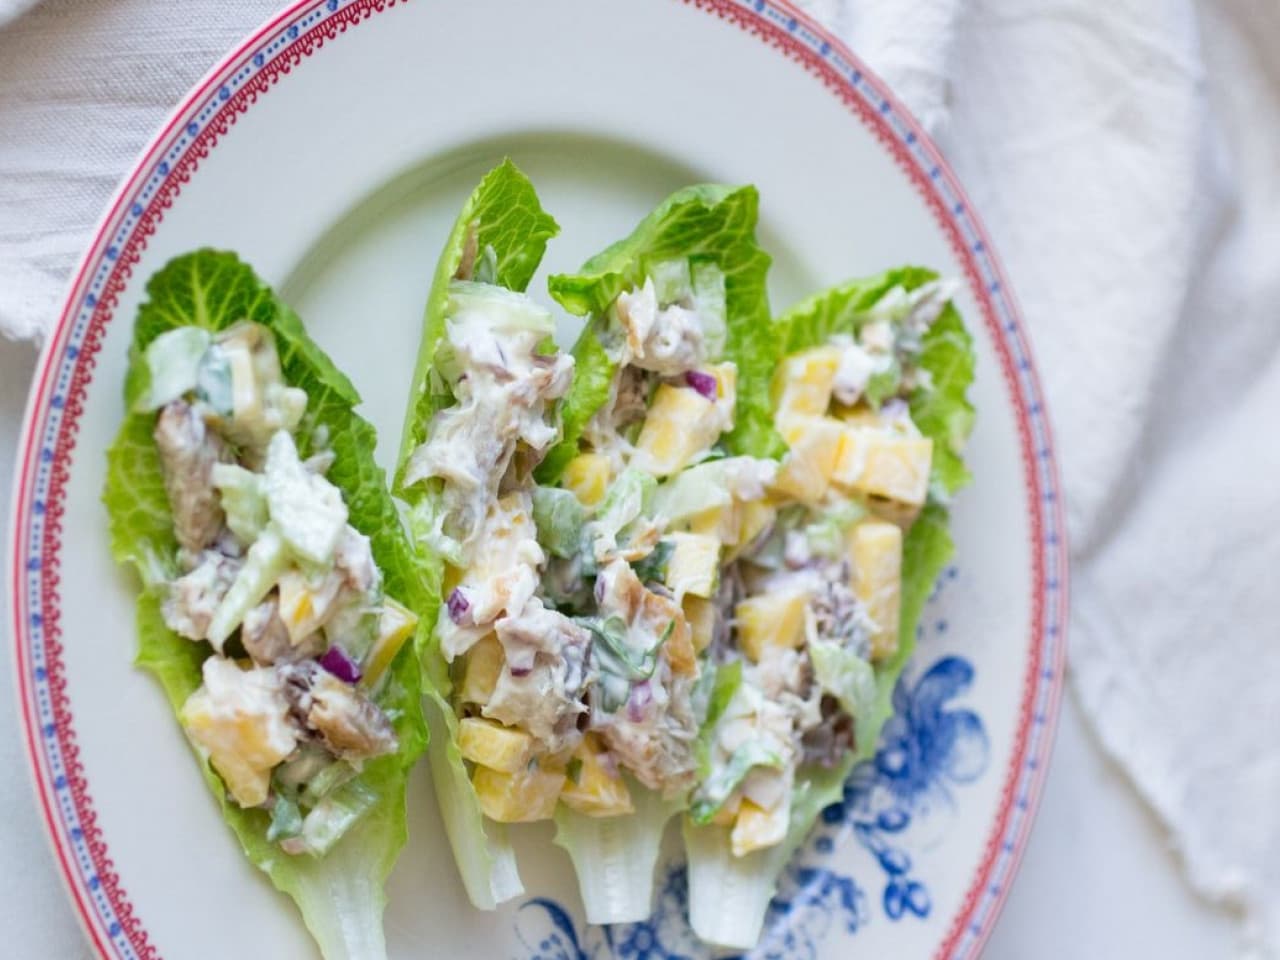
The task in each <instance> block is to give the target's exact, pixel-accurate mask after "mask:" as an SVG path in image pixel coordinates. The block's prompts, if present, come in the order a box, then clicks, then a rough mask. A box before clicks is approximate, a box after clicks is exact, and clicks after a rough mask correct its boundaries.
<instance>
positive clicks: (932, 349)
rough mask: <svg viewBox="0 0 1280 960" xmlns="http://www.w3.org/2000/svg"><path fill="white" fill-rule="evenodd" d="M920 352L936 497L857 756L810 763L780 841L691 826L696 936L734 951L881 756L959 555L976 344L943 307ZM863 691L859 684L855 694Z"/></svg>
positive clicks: (809, 308)
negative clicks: (831, 814) (850, 788)
mask: <svg viewBox="0 0 1280 960" xmlns="http://www.w3.org/2000/svg"><path fill="white" fill-rule="evenodd" d="M936 278H937V275H936V274H935V273H934V272H933V271H931V270H926V269H924V268H921V267H903V268H899V269H896V270H889V271H886V272H885V273H882V274H880V275H878V276H875V277H870V278H867V279H863V280H853V281H850V282H848V283H845V284H841V285H840V286H837V287H834V288H832V289H830V290H827V291H824V292H822V293H818V294H815V295H814V296H811V297H808V298H806V299H805V300H802V301H801V302H800V303H798V304H796V305H795V306H794V307H792V308H791V309H790V310H788V311H787V312H786V313H785V314H783V315H782V316H781V317H779V318H778V319H777V321H776V325H777V330H778V339H779V341H780V342H781V343H783V344H784V345H785V352H786V353H788V354H790V353H794V352H796V351H798V350H804V349H807V348H809V347H814V346H817V345H819V344H822V343H825V342H826V341H827V340H828V338H830V336H831V335H832V334H835V333H850V334H852V333H856V332H857V330H858V329H859V328H860V327H861V325H862V324H863V323H865V322H867V320H868V319H870V316H871V311H872V308H873V307H874V306H875V304H876V303H877V301H879V300H880V299H881V297H883V296H884V295H885V294H886V293H888V292H889V291H891V290H893V289H894V288H895V287H902V288H903V289H904V290H907V291H910V290H914V289H915V288H917V287H919V286H921V285H922V284H925V283H928V282H929V281H931V280H934V279H936ZM921 347H922V349H921V354H920V359H919V363H920V366H921V367H922V368H924V369H925V370H927V371H928V372H929V378H928V382H927V383H925V384H924V385H922V386H920V387H917V388H916V389H915V390H913V391H912V393H911V396H910V397H909V404H910V409H911V415H912V419H913V420H914V421H915V423H916V426H917V427H919V428H920V431H921V432H922V433H923V434H924V435H925V436H928V437H930V438H932V439H933V442H934V458H933V467H932V471H931V475H930V500H929V502H928V503H927V504H926V505H925V507H924V509H923V510H922V511H921V512H920V515H919V516H918V517H917V518H916V521H915V523H914V524H913V525H912V527H911V530H910V531H909V532H908V533H907V536H906V539H905V540H904V542H903V556H902V608H901V620H900V626H899V633H898V650H897V653H895V654H894V656H893V657H892V658H890V659H889V660H887V661H885V662H883V663H879V664H876V665H875V667H874V671H875V697H874V702H872V703H867V702H866V698H865V696H861V695H860V696H858V697H857V698H856V704H855V705H856V706H857V707H858V708H859V709H858V710H857V712H856V716H857V722H856V726H855V735H856V745H857V749H856V751H855V752H854V753H852V754H850V755H849V756H847V757H845V758H844V759H843V761H842V762H841V763H839V764H837V765H836V766H834V767H832V768H830V769H823V768H821V767H817V766H811V767H805V768H802V769H801V770H799V771H798V772H797V776H796V786H795V789H794V791H793V793H792V798H791V822H790V825H789V826H788V829H787V836H786V838H785V839H784V840H783V842H782V843H780V844H778V845H777V846H775V847H771V848H769V849H767V850H760V851H756V852H754V853H751V854H749V855H748V856H746V857H742V858H735V857H734V856H733V855H732V851H731V849H730V834H729V831H728V830H727V829H725V828H723V827H713V826H698V825H696V824H695V823H693V822H692V821H690V820H688V819H686V822H685V825H684V831H685V845H686V849H687V850H688V853H689V916H690V922H691V923H692V925H693V928H694V932H696V933H697V934H698V936H699V937H701V938H702V939H704V940H706V941H708V942H711V943H716V944H719V945H721V946H725V947H730V948H735V949H749V948H751V947H753V946H755V944H756V941H757V940H758V939H759V934H760V926H761V924H762V923H763V919H764V914H765V911H766V910H767V908H768V904H769V900H770V898H771V897H772V896H773V894H774V892H775V890H776V886H777V877H778V875H779V873H780V872H781V871H782V868H783V867H784V866H785V865H786V863H787V861H788V860H789V859H790V858H791V856H792V854H793V853H794V852H795V851H796V850H797V849H798V848H799V847H800V845H801V844H802V843H803V842H804V840H805V838H806V837H807V836H808V835H809V831H810V830H811V829H812V827H813V824H814V823H815V822H816V821H817V819H818V817H819V816H820V815H821V813H822V811H823V810H824V809H825V808H826V807H828V806H830V805H831V804H833V803H837V802H839V801H840V800H841V798H842V796H843V793H844V785H845V781H846V780H848V778H849V776H850V774H851V773H852V772H853V768H854V767H855V766H856V765H857V764H858V763H859V762H860V761H862V760H865V759H867V758H868V757H870V756H871V755H872V754H873V753H874V752H875V748H876V744H877V741H878V740H879V736H880V730H881V729H882V728H883V726H884V724H885V721H886V720H888V719H889V717H890V716H891V715H892V713H893V705H892V697H893V688H894V685H895V684H896V683H897V681H898V678H899V677H900V676H901V675H902V671H903V669H904V667H905V666H906V664H907V661H908V660H910V659H911V655H912V653H913V652H914V650H915V643H916V629H917V626H918V624H919V622H920V617H921V614H922V612H923V610H924V605H925V602H926V601H927V600H928V599H929V595H930V594H931V593H932V591H933V587H934V584H935V582H936V581H937V579H938V575H939V574H940V573H941V572H942V571H943V569H944V568H945V567H946V565H947V563H948V562H949V561H950V559H951V557H952V555H953V554H954V552H955V546H954V543H953V542H952V539H951V535H950V533H949V531H948V524H949V519H950V517H949V513H948V509H947V501H948V500H949V498H950V496H951V494H953V493H954V492H955V491H956V490H957V489H959V488H960V487H961V486H963V485H964V484H965V483H967V482H968V480H969V472H968V470H967V468H966V467H965V465H964V461H963V460H962V459H961V451H962V449H963V446H964V442H965V440H966V439H967V438H968V435H969V431H970V430H971V429H972V426H973V415H974V411H973V407H972V406H971V405H970V403H969V401H968V398H967V393H968V389H969V386H970V385H971V384H972V382H973V374H974V354H973V340H972V338H971V336H970V335H969V333H968V331H967V330H965V328H964V324H963V322H962V321H961V318H960V314H959V312H958V311H957V310H956V309H955V307H954V305H951V304H948V305H947V306H946V307H945V308H944V310H943V312H942V313H941V315H940V316H939V317H938V319H937V320H936V321H935V322H934V324H933V325H932V326H931V327H930V328H929V330H928V331H927V332H926V333H925V335H924V337H923V338H922V342H921ZM820 657H821V654H820ZM830 659H831V658H828V660H830ZM817 666H818V664H815V667H817ZM840 666H841V665H840V664H838V663H834V662H827V663H825V664H823V665H822V667H823V668H824V669H826V670H827V672H829V673H831V674H833V675H834V674H836V673H838V672H839V667H840ZM844 666H848V665H847V664H846V665H844ZM863 686H865V684H862V683H859V684H858V687H859V689H861V688H862V687H863ZM729 917H732V918H733V919H732V920H729V919H728V918H729Z"/></svg>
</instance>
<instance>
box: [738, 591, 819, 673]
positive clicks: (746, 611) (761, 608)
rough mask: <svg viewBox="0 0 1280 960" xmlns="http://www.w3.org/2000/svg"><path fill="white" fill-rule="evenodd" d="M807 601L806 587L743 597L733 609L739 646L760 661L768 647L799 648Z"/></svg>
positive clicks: (802, 640)
mask: <svg viewBox="0 0 1280 960" xmlns="http://www.w3.org/2000/svg"><path fill="white" fill-rule="evenodd" d="M808 603H809V593H808V591H806V590H785V591H783V590H779V591H776V592H773V593H765V594H760V595H759V596H756V597H748V598H747V599H745V600H743V601H742V602H741V603H739V604H738V605H737V606H736V607H734V608H733V618H734V621H735V622H736V624H737V628H738V649H740V650H741V651H742V652H743V653H745V654H746V655H747V656H748V657H749V658H750V659H751V661H752V662H753V663H758V662H759V661H760V655H761V654H762V653H763V652H764V648H765V647H791V648H792V649H796V648H798V647H800V645H801V644H803V643H804V613H805V608H806V606H807V605H808Z"/></svg>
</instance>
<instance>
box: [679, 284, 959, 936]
mask: <svg viewBox="0 0 1280 960" xmlns="http://www.w3.org/2000/svg"><path fill="white" fill-rule="evenodd" d="M951 292H952V288H951V285H950V284H948V283H945V282H942V281H939V280H938V279H937V278H936V276H935V275H934V274H933V273H931V272H929V271H926V270H922V269H916V268H906V269H901V270H894V271H890V272H888V273H885V274H883V275H880V276H877V277H873V278H871V279H868V280H861V281H854V282H851V283H847V284H844V285H842V286H840V287H836V288H834V289H832V290H829V291H827V292H825V293H822V294H818V295H816V296H814V297H811V298H809V299H808V300H805V301H803V302H802V303H800V304H798V305H797V306H795V307H793V308H792V309H791V310H789V311H788V312H787V313H786V314H784V315H783V316H782V317H780V318H779V319H778V321H777V323H776V331H777V338H778V341H779V343H780V345H781V350H782V358H781V362H780V363H779V364H778V366H777V370H776V373H775V375H774V378H773V384H772V389H771V403H772V407H773V409H774V417H775V422H776V425H777V427H778V430H779V431H780V432H781V434H782V436H783V438H784V440H785V441H786V442H787V443H788V445H789V450H788V452H787V454H786V456H785V458H784V459H783V461H782V464H781V466H780V469H779V470H778V472H777V474H776V476H775V477H774V479H773V480H772V481H771V482H770V484H769V490H768V495H767V496H766V497H765V498H764V499H763V500H761V501H758V502H756V503H754V504H752V505H751V507H752V508H753V509H754V510H756V511H760V513H761V515H760V516H759V517H758V518H757V520H756V521H755V522H754V523H753V526H752V529H753V530H756V531H758V532H756V533H755V534H754V535H753V536H752V537H750V538H746V537H744V538H742V541H741V542H740V543H739V544H738V545H737V546H736V547H735V548H734V550H733V551H732V552H731V553H730V554H728V555H727V560H728V562H727V564H726V565H725V566H724V567H723V568H722V569H721V571H720V577H721V589H720V592H719V594H718V597H717V615H718V616H719V617H721V618H723V622H724V623H725V625H726V626H725V629H723V630H720V631H718V632H717V633H716V635H715V638H714V640H713V643H712V645H711V648H710V651H709V658H710V660H711V661H712V662H713V663H714V664H716V666H715V668H714V670H715V679H714V682H713V684H712V690H713V694H712V697H711V699H710V706H709V708H708V710H707V711H706V712H705V714H704V718H703V726H702V731H701V735H700V741H699V747H700V752H699V761H700V766H699V782H698V784H697V786H696V787H695V789H694V791H693V793H692V797H691V802H690V805H689V811H688V816H687V818H686V821H685V831H684V832H685V842H686V848H687V852H688V856H689V915H690V921H691V923H692V925H693V928H694V931H695V932H696V933H697V934H698V935H699V936H700V937H701V938H702V939H704V940H707V941H709V942H712V943H715V944H719V945H722V946H726V947H731V948H748V947H751V946H753V945H754V944H755V942H756V940H757V939H758V936H759V931H760V926H761V923H762V922H763V919H764V915H765V912H766V909H767V907H768V903H769V900H770V898H771V897H772V895H773V892H774V890H775V887H776V881H777V876H778V874H779V872H780V871H781V869H782V867H783V866H784V865H785V863H786V861H787V860H788V859H789V857H790V856H791V854H792V853H793V852H794V851H795V849H796V847H797V846H798V845H799V844H800V843H801V842H802V841H803V840H804V838H805V836H806V835H807V834H808V832H809V830H810V829H811V828H812V826H813V824H814V822H815V820H816V819H817V817H818V815H819V813H820V812H821V811H822V809H823V808H824V807H826V806H827V805H829V804H830V803H832V802H835V801H837V800H838V799H839V798H840V795H841V791H842V788H843V785H844V782H845V780H846V779H847V778H848V776H849V774H850V772H851V771H852V769H853V766H854V764H855V763H856V762H857V761H858V760H860V759H862V758H865V757H867V756H869V755H870V754H871V753H872V751H873V750H874V748H875V744H876V740H877V739H878V737H879V734H880V729H881V727H882V726H883V724H884V721H885V720H886V719H887V718H888V716H889V714H890V712H891V704H890V695H891V692H892V690H893V686H894V683H895V682H896V680H897V678H898V676H899V674H900V673H901V671H902V668H903V666H904V664H905V663H906V661H907V659H908V658H909V657H910V654H911V650H912V647H913V646H914V641H915V635H916V624H917V622H918V620H919V617H920V611H921V609H922V607H923V605H924V602H925V600H926V598H927V597H928V595H929V593H930V591H931V590H932V588H933V584H934V581H935V580H936V578H937V576H938V574H939V572H940V571H941V570H942V568H943V566H944V565H945V564H946V562H947V560H948V559H949V557H950V556H951V552H952V543H951V539H950V536H949V535H948V532H947V522H948V503H949V502H950V497H951V495H952V493H954V491H955V490H956V489H957V488H958V487H959V486H961V485H962V484H963V483H965V482H966V481H967V479H968V473H967V471H966V469H965V467H964V464H963V461H962V460H961V457H960V454H961V450H962V447H963V444H964V441H965V439H966V438H967V436H968V433H969V429H970V427H971V425H972V416H973V410H972V407H970V405H969V403H968V401H967V399H966V391H967V389H968V386H969V384H970V383H971V381H972V379H973V353H972V345H971V341H970V339H969V336H968V334H967V333H966V331H965V329H964V326H963V324H962V323H961V321H960V317H959V314H958V313H957V312H956V310H955V308H954V306H952V304H951Z"/></svg>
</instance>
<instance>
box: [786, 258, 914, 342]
mask: <svg viewBox="0 0 1280 960" xmlns="http://www.w3.org/2000/svg"><path fill="white" fill-rule="evenodd" d="M937 279H938V275H937V273H935V272H934V271H932V270H929V269H927V268H925V267H896V268H894V269H892V270H886V271H885V272H884V273H879V274H876V275H875V276H872V277H863V278H861V279H857V280H846V281H845V282H844V283H841V284H838V285H837V286H834V287H830V288H829V289H827V290H823V291H821V292H820V293H815V294H813V295H812V296H808V297H805V298H804V299H803V300H801V301H800V302H799V303H797V304H795V305H793V306H792V307H790V308H788V310H787V311H786V312H785V313H783V314H782V315H780V316H779V317H778V318H777V319H776V320H775V321H774V323H775V325H776V327H777V331H778V337H779V340H780V341H781V343H782V353H783V355H789V354H792V353H796V352H797V351H799V350H807V349H809V348H810V347H816V346H819V345H821V344H824V343H826V342H827V341H828V340H829V339H831V336H832V335H833V334H837V333H848V334H854V333H857V332H858V330H860V329H861V328H862V325H863V324H864V323H866V322H867V321H868V320H870V319H871V308H872V307H874V306H875V305H876V303H877V302H878V301H879V300H880V298H881V297H883V296H884V295H885V294H886V293H888V292H889V291H890V290H892V289H893V288H894V287H902V288H903V289H904V290H907V291H911V290H914V289H916V287H920V286H923V285H924V284H926V283H928V282H929V281H930V280H937Z"/></svg>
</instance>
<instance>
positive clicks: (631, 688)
mask: <svg viewBox="0 0 1280 960" xmlns="http://www.w3.org/2000/svg"><path fill="white" fill-rule="evenodd" d="M757 206H758V198H757V195H756V191H755V189H754V188H752V187H726V186H719V185H701V186H694V187H688V188H685V189H683V190H680V191H678V192H676V193H675V194H673V195H672V196H671V197H669V198H668V199H667V200H666V201H665V202H663V203H662V204H661V205H660V206H659V207H658V208H657V209H655V210H654V211H653V213H651V214H650V215H649V216H648V217H646V218H645V220H644V221H642V222H641V223H640V224H639V225H638V226H637V228H636V229H635V230H634V231H633V232H632V233H631V235H630V236H628V237H627V238H625V239H623V240H621V241H619V242H618V243H616V244H614V245H613V246H611V247H609V248H607V249H606V250H604V251H602V252H601V253H600V254H598V255H597V256H595V257H593V258H591V259H590V260H589V261H587V263H586V264H584V266H583V267H582V269H581V270H580V271H579V272H578V273H576V274H572V275H561V276H555V277H552V278H551V280H550V283H549V287H550V291H551V294H552V296H553V297H555V299H556V300H557V301H558V302H559V303H560V304H561V305H562V306H564V307H565V308H566V309H567V310H569V311H570V312H571V313H575V314H579V315H582V316H585V317H586V318H587V322H586V326H585V328H584V330H583V332H582V334H581V336H580V337H579V339H578V341H577V344H576V345H575V346H574V350H573V353H574V358H575V360H576V371H575V379H574V385H573V388H572V390H571V391H570V393H569V395H568V396H567V397H566V398H565V400H564V401H563V403H562V404H561V407H560V412H561V417H562V421H563V434H564V436H563V439H562V440H561V442H560V443H559V444H558V445H557V446H556V447H555V448H554V449H553V450H552V451H551V452H550V453H549V454H548V455H547V457H546V459H545V460H544V461H543V462H542V464H541V465H540V466H539V468H538V470H537V476H538V479H539V481H540V483H541V484H542V486H541V487H540V488H539V490H538V495H539V497H540V498H541V500H542V502H544V503H546V504H548V505H549V506H548V509H547V513H548V515H549V518H548V523H547V524H546V526H547V527H549V528H550V533H551V534H552V536H551V537H550V538H549V539H551V540H553V541H555V543H556V546H557V549H555V550H553V553H554V554H555V556H554V558H553V559H552V560H551V562H550V563H549V565H548V569H547V575H546V577H545V578H544V582H545V584H546V585H547V587H548V593H549V595H551V597H552V599H553V600H554V602H555V603H556V604H557V607H558V608H559V609H561V610H565V611H568V612H569V613H571V614H572V615H573V616H575V617H576V618H578V619H579V620H580V621H582V622H585V623H587V624H588V625H589V626H590V629H591V630H592V632H593V634H594V643H593V646H592V656H591V658H590V666H591V671H592V674H591V686H590V688H589V692H588V703H589V705H590V714H589V717H588V719H587V720H586V724H585V727H586V730H587V731H588V732H587V738H588V739H587V744H586V747H587V749H586V750H584V751H581V752H580V754H579V756H578V757H577V758H576V759H577V760H578V761H579V763H580V764H581V770H583V771H587V772H589V773H590V774H591V776H581V775H580V776H579V777H578V780H579V783H578V784H577V785H576V789H575V790H573V791H567V792H566V793H565V794H564V795H563V796H562V802H561V804H560V805H559V806H558V808H557V810H556V815H555V819H556V825H557V834H556V842H557V843H558V844H559V845H561V846H562V847H564V849H565V850H566V851H567V852H568V853H569V856H570V858H571V859H572V861H573V864H574V868H575V870H576V871H577V874H578V881H579V888H580V890H581V893H582V899H583V903H584V906H585V908H586V914H587V919H588V921H590V922H592V923H623V922H634V921H639V920H643V919H645V918H647V917H648V915H649V911H650V909H651V901H652V891H653V877H654V866H655V864H656V861H657V857H658V854H659V850H660V846H661V841H662V837H663V833H664V830H665V827H666V824H667V822H668V821H669V820H670V819H671V817H672V816H673V815H674V814H675V813H677V812H678V811H679V810H681V809H682V808H683V807H684V805H685V803H686V800H687V796H688V792H689V789H690V787H691V786H692V785H693V782H694V780H695V778H696V774H697V756H696V747H697V736H696V729H697V726H698V724H699V722H700V715H701V714H702V712H703V711H704V710H705V709H706V700H707V696H708V687H707V681H708V680H709V679H710V676H709V675H708V673H707V671H706V669H705V668H704V662H703V661H704V658H703V655H702V654H703V651H704V650H705V649H706V648H707V646H708V645H709V644H710V642H711V634H712V632H713V630H714V628H715V625H714V617H713V608H712V602H711V598H712V597H713V596H714V595H715V592H716V590H717V587H718V572H719V556H720V548H721V542H722V540H724V541H727V542H730V543H734V542H737V533H738V531H737V530H736V529H734V530H731V531H720V530H714V529H707V527H708V526H709V520H708V518H709V517H710V516H711V515H712V514H715V511H716V508H717V505H720V504H724V503H728V502H730V501H731V500H732V499H733V498H734V497H735V496H737V497H739V498H751V497H758V496H760V495H762V494H763V489H764V488H763V483H764V482H765V481H766V480H767V479H769V478H770V477H771V476H772V472H773V471H772V468H771V466H770V465H769V464H768V463H767V461H765V460H755V459H752V456H754V457H759V458H767V457H769V456H770V455H777V454H778V453H780V452H781V450H782V449H783V447H782V443H781V441H780V439H779V437H778V436H777V434H776V432H775V431H774V430H773V428H772V425H771V421H770V416H769V409H768V400H767V390H768V378H769V367H770V362H771V360H770V356H771V350H770V347H771V341H770V339H769V327H768V318H769V307H768V301H767V297H766V291H765V275H766V272H767V270H768V266H769V257H768V256H767V255H766V254H765V253H764V251H763V250H761V249H760V247H759V245H758V244H757V243H756V240H755V225H756V217H757ZM553 504H554V505H555V507H556V511H555V513H553V512H552V510H551V507H550V505H553ZM565 515H567V516H568V517H570V518H571V519H569V520H565V519H563V516H565ZM564 528H567V530H566V529H564ZM579 531H581V532H579ZM601 768H603V769H604V770H606V771H609V772H610V773H612V776H601V775H599V774H597V773H595V771H597V770H598V769H601ZM582 794H585V796H582Z"/></svg>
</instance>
